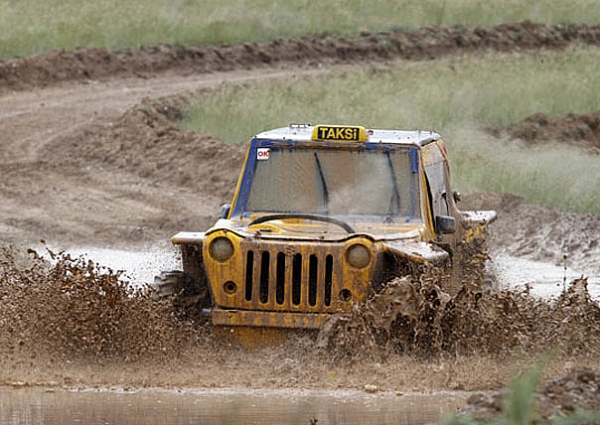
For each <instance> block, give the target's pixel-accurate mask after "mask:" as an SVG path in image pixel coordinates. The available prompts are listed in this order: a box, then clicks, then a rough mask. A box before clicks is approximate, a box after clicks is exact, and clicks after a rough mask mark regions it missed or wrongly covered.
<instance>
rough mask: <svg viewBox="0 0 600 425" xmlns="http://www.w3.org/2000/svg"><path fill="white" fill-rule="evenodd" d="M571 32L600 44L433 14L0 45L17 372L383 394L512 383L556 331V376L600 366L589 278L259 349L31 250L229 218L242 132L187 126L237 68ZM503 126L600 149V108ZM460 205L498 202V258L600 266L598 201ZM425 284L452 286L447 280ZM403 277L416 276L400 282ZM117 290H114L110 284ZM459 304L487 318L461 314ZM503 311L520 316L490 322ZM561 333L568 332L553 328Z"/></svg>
mask: <svg viewBox="0 0 600 425" xmlns="http://www.w3.org/2000/svg"><path fill="white" fill-rule="evenodd" d="M572 42H581V43H590V44H595V45H600V26H598V25H558V26H552V27H549V26H543V25H537V24H532V23H523V24H505V25H501V26H498V27H494V28H491V29H486V28H462V27H454V28H425V29H421V30H416V31H396V32H391V33H384V34H383V33H382V34H364V35H361V36H359V37H356V38H346V39H340V38H332V37H325V38H310V39H308V38H306V39H305V38H303V39H299V40H278V41H275V42H272V43H270V44H266V45H257V44H245V45H242V46H223V47H215V48H212V47H208V48H194V47H189V48H187V47H186V48H175V47H171V46H158V47H153V48H144V49H142V50H140V51H135V52H116V53H115V52H107V51H104V50H101V49H87V48H82V49H78V50H77V51H75V52H52V53H49V54H46V55H40V56H35V57H30V58H20V59H11V60H6V61H1V62H0V93H1V95H0V99H1V102H0V129H1V132H0V134H1V135H2V136H1V137H2V145H1V148H0V163H1V164H2V166H1V167H0V199H1V200H2V202H1V203H0V240H1V241H2V242H3V245H4V246H9V245H14V246H16V251H12V253H11V251H5V252H4V254H3V258H4V260H3V261H2V264H1V265H2V273H3V274H2V276H3V280H2V288H1V290H2V291H1V297H2V300H3V307H2V308H3V310H2V315H1V317H0V320H1V321H2V331H1V333H0V339H1V342H2V344H3V348H2V350H3V351H2V352H3V354H4V355H3V359H2V361H1V362H0V364H1V365H2V368H1V370H2V374H1V375H0V382H3V383H15V384H18V383H28V384H37V385H40V384H41V385H67V386H70V385H75V386H77V385H123V386H149V385H150V386H152V385H157V386H166V387H174V386H232V385H233V386H235V385H242V386H248V387H254V388H261V387H263V388H264V387H276V388H277V387H318V388H328V389H336V388H362V387H363V386H364V385H366V384H373V385H377V386H378V387H379V388H381V389H382V390H398V391H406V390H417V391H430V390H440V389H465V390H469V391H471V390H479V389H496V388H500V387H502V386H504V385H505V384H506V382H507V379H508V376H509V366H510V365H508V364H507V357H512V360H510V363H513V364H514V363H516V364H520V365H522V366H524V365H526V364H529V363H530V360H531V359H532V358H533V357H535V356H536V355H538V354H539V355H541V354H542V353H543V352H544V351H545V350H546V349H549V348H550V347H549V345H548V344H544V341H546V342H548V341H554V342H556V343H557V344H558V345H559V346H561V347H563V349H565V350H566V353H567V354H566V356H565V357H560V358H559V360H557V361H555V362H552V363H551V364H550V366H549V367H548V370H549V372H548V374H549V377H557V376H560V375H561V374H563V373H565V372H568V371H569V370H571V368H572V367H573V366H591V367H598V366H599V365H598V364H597V361H596V360H595V359H596V358H597V354H600V347H599V346H597V345H598V343H597V342H596V341H597V340H600V338H595V339H594V338H591V339H590V338H589V336H590V335H598V336H600V331H599V330H598V329H597V328H596V322H597V320H596V319H597V318H598V317H600V316H599V312H598V310H599V309H598V305H597V303H594V302H592V301H591V300H590V299H589V297H586V292H585V284H584V282H583V281H582V282H579V285H578V286H576V288H579V289H577V290H574V292H573V293H571V294H570V295H568V296H566V295H565V298H563V300H562V302H564V303H565V304H562V306H563V307H564V308H559V309H557V305H550V304H546V303H543V302H539V301H537V300H535V299H532V298H530V297H529V296H528V295H527V294H525V293H520V294H507V293H500V294H498V295H497V296H496V298H494V299H486V302H484V303H481V302H480V301H479V298H478V297H479V296H478V295H477V294H473V293H467V294H464V296H463V298H461V299H460V300H458V301H456V302H454V304H444V305H443V308H441V309H440V308H439V303H438V304H437V307H436V308H438V310H435V315H434V316H435V317H437V318H438V321H437V322H436V323H438V324H439V323H451V324H452V325H451V326H450V325H449V326H445V327H444V326H441V327H438V328H431V327H426V329H428V330H431V329H433V330H434V331H435V332H434V334H432V335H433V336H434V337H432V338H430V339H427V338H425V339H424V340H422V341H420V342H419V344H420V345H419V344H416V345H414V346H412V345H410V343H407V342H406V341H407V339H406V335H407V334H406V333H404V334H402V333H401V332H400V333H399V334H397V335H391V334H390V333H389V331H385V332H382V330H381V326H375V327H373V323H370V322H369V323H366V325H365V326H366V327H365V328H362V329H356V328H348V327H346V328H344V327H341V328H338V332H337V333H333V334H332V335H330V337H329V339H328V340H326V341H325V343H324V346H326V347H327V346H328V344H329V349H328V351H325V352H324V351H322V348H319V347H316V346H315V345H314V342H313V340H312V339H310V338H307V337H302V336H299V337H295V338H293V340H292V341H291V342H290V343H289V344H287V345H285V346H284V347H280V348H277V349H268V350H264V351H261V352H260V353H257V354H253V355H247V354H246V353H243V352H240V351H239V350H237V349H235V348H231V347H223V346H221V345H219V344H217V343H216V342H215V339H214V335H212V330H211V329H210V328H207V327H205V326H203V325H197V324H196V325H194V324H188V323H183V322H180V321H178V320H173V319H174V318H173V316H172V314H170V313H169V310H168V308H166V307H168V306H166V307H165V308H164V309H160V308H159V309H156V308H155V307H154V306H153V305H151V304H149V303H148V300H147V299H145V298H144V297H143V296H142V297H140V298H134V301H130V300H129V296H130V295H131V294H129V293H127V289H126V288H124V287H123V286H121V285H120V283H119V281H118V278H117V277H115V276H113V275H109V276H105V275H103V274H102V273H98V271H97V270H96V269H94V267H93V265H89V264H86V263H80V262H75V263H73V262H71V261H70V260H68V259H64V258H63V261H62V262H60V263H59V264H62V265H63V266H62V267H59V268H55V269H52V270H48V269H46V268H45V267H46V266H45V265H44V264H35V263H34V264H33V265H32V264H30V263H28V262H24V257H26V254H25V253H24V249H25V248H27V247H28V246H31V245H32V244H37V242H38V241H39V240H40V239H45V240H46V241H48V243H49V244H51V245H52V246H58V247H61V248H67V247H75V246H94V247H113V248H116V247H120V248H130V249H142V248H145V249H146V248H148V247H153V246H156V245H157V244H158V245H160V244H163V246H164V243H165V241H167V240H168V238H169V237H170V236H171V235H172V234H174V233H175V232H177V231H179V230H191V231H193V230H203V229H205V228H206V227H207V226H209V225H210V224H212V222H213V221H214V219H215V216H216V213H217V211H218V208H219V205H220V204H221V203H223V202H227V201H228V200H229V199H230V198H231V195H232V191H233V188H234V184H235V180H236V178H237V172H238V170H239V167H240V165H241V160H242V157H243V148H242V147H236V146H231V145H229V144H227V143H226V142H224V141H221V140H217V139H215V138H213V137H211V136H210V135H202V136H200V135H196V134H192V133H187V134H186V133H182V132H181V131H180V130H179V128H178V126H177V120H178V119H179V118H181V116H182V112H183V110H184V108H185V103H186V99H187V98H188V96H190V93H200V95H201V93H202V91H203V90H209V89H211V88H214V87H217V86H218V85H219V84H220V83H221V82H224V81H228V82H235V81H239V82H242V81H249V80H259V79H269V78H277V77H279V76H281V75H288V74H290V73H295V74H317V73H320V72H327V71H328V70H330V69H333V68H335V67H348V66H354V65H359V64H361V63H364V62H365V61H370V60H385V61H402V60H408V59H418V60H429V59H435V58H437V57H440V56H443V55H448V54H462V53H475V54H476V53H477V51H480V50H487V49H494V50H500V51H506V50H536V49H541V48H564V47H565V46H566V45H568V43H572ZM298 62H299V63H300V64H301V65H302V66H300V67H299V66H296V65H297V63H298ZM323 65H326V66H323ZM491 131H494V132H495V133H496V134H498V135H505V134H509V135H511V137H516V138H522V139H524V140H526V141H528V142H530V143H537V144H540V143H545V142H547V141H548V142H549V141H558V142H561V143H564V142H567V143H573V144H575V145H577V146H579V147H581V148H582V149H595V148H598V119H597V113H596V114H594V115H590V116H589V117H588V116H586V117H580V116H575V115H569V116H567V117H563V118H559V119H548V118H546V117H543V116H541V115H536V116H534V117H531V118H530V119H528V120H526V121H524V122H523V123H518V124H515V125H514V126H512V127H510V128H507V129H494V130H491ZM249 136H250V135H249ZM596 154H597V153H596ZM462 205H463V208H469V207H472V208H477V209H487V208H493V209H497V210H498V211H499V213H500V218H499V220H498V222H497V223H496V224H495V225H494V230H493V231H494V234H493V238H492V256H493V255H499V254H502V253H509V254H511V255H516V256H520V257H524V258H529V259H533V260H544V261H550V262H554V263H557V264H563V263H564V261H565V260H564V255H567V256H568V259H569V267H573V268H577V269H579V270H581V271H583V272H585V273H587V274H591V275H595V276H597V275H598V273H600V253H599V250H598V241H599V240H600V215H598V214H585V215H582V214H573V213H565V212H561V211H558V210H555V209H553V208H548V207H543V206H531V205H526V204H524V203H523V202H522V200H521V199H520V198H519V197H517V196H515V195H511V194H504V195H492V194H467V195H466V196H465V197H464V200H463V202H462ZM11 256H13V257H14V258H12V257H11ZM15 285H16V287H19V288H20V289H19V291H16V292H15V290H14V288H15ZM90 288H91V289H90ZM98 288H100V289H101V291H94V290H95V289H98ZM582 288H583V289H582ZM425 289H427V290H428V291H429V292H428V293H429V294H430V295H431V296H433V297H435V296H438V294H437V292H436V290H435V288H429V287H425ZM397 290H398V291H400V293H403V291H405V290H406V287H405V286H403V284H402V283H401V282H400V283H398V286H397ZM99 292H100V293H102V294H106V293H110V294H112V295H111V297H108V298H107V297H103V298H98V293H99ZM65 293H69V294H70V296H69V297H68V299H66V300H65V298H64V296H63V295H64V294H65ZM429 299H431V298H429ZM482 305H483V306H484V307H481V306H482ZM457 306H458V307H461V306H462V307H463V308H465V309H466V311H468V312H469V314H470V315H457V314H456V312H457V308H458V307H457ZM560 306H561V304H558V307H560ZM565 306H566V307H565ZM32 307H35V308H32ZM553 309H554V310H553ZM403 314H404V313H402V312H397V315H398V316H397V317H396V316H395V318H396V319H397V318H402V317H404V316H406V314H404V316H403ZM431 314H433V313H432V312H431V311H430V312H429V313H428V315H426V316H418V315H417V316H415V317H413V318H412V319H411V320H413V322H410V323H412V325H411V324H410V323H408V322H407V323H408V326H413V328H402V329H405V330H406V329H408V332H409V334H410V332H411V329H412V330H414V329H417V327H418V326H417V325H419V323H420V325H419V326H425V325H426V323H425V322H427V320H428V319H427V318H430V317H433V316H431ZM557 315H559V316H560V317H561V320H558V319H557V318H556V317H557ZM540 317H543V320H542V319H540ZM48 318H53V320H48ZM515 318H516V319H515ZM467 319H468V320H467ZM390 323H391V322H390ZM415 323H416V324H417V325H415ZM117 324H118V325H117ZM405 324H406V323H405ZM467 324H468V325H469V326H471V327H470V328H468V333H469V335H468V336H469V337H465V339H464V342H465V343H464V344H462V345H461V344H454V343H452V341H456V338H457V335H459V334H461V332H463V333H464V332H467V331H466V330H465V329H466V328H464V326H466V325H467ZM474 324H477V327H476V328H473V327H472V326H474ZM500 324H502V325H505V326H507V328H502V327H501V326H499V325H500ZM369 326H370V327H369ZM415 326H417V327H415ZM536 326H537V327H536ZM494 327H498V328H500V329H507V331H506V332H505V333H502V332H500V333H498V334H495V333H493V332H491V333H490V332H488V331H486V330H488V329H491V328H494ZM344 332H346V333H347V336H348V335H349V336H348V338H357V339H356V341H357V342H358V343H360V341H364V339H363V337H364V336H365V334H361V332H367V333H368V335H367V336H368V337H369V341H371V342H372V344H373V347H374V350H370V351H368V352H361V351H360V350H359V351H358V352H357V353H354V352H352V351H350V352H349V351H348V349H346V348H344V346H343V344H341V343H340V341H344V340H347V341H350V340H351V339H348V338H346V339H344V338H342V339H341V340H339V339H338V340H336V339H335V338H336V337H339V336H340V335H342V334H343V333H344ZM386 332H387V333H386ZM420 335H423V334H422V333H421V334H420ZM556 335H558V336H560V338H555V339H553V338H554V337H556ZM562 337H565V338H562ZM403 338H404V339H403ZM499 341H501V342H499ZM423 344H424V345H423ZM486 344H487V345H486ZM494 344H496V345H494ZM503 344H504V345H503ZM340 347H341V348H340ZM474 347H479V348H480V349H475V348H474ZM386 348H389V349H390V350H387V351H386ZM417 348H418V350H417ZM419 350H420V351H419ZM424 353H429V355H423V354H424ZM458 353H462V355H460V356H458V355H457V354H458ZM565 358H569V359H570V360H569V361H568V362H567V361H565ZM523 359H524V360H523ZM528 359H529V360H528ZM483 372H485V373H483ZM423 376H426V377H427V379H423ZM577 376H579V375H577ZM577 379H578V378H577ZM573 381H576V379H573ZM588 381H589V380H588ZM592 407H600V405H594V406H592Z"/></svg>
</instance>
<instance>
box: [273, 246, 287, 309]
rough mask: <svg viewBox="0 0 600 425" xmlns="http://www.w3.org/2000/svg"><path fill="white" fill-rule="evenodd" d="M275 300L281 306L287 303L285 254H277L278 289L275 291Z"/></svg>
mask: <svg viewBox="0 0 600 425" xmlns="http://www.w3.org/2000/svg"><path fill="white" fill-rule="evenodd" d="M275 299H276V301H277V304H279V305H281V304H283V302H284V301H285V254H284V253H283V252H280V253H279V254H277V287H276V290H275Z"/></svg>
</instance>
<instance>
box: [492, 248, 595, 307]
mask: <svg viewBox="0 0 600 425" xmlns="http://www.w3.org/2000/svg"><path fill="white" fill-rule="evenodd" d="M490 266H491V268H492V269H493V271H494V272H495V274H496V277H497V278H498V280H499V282H500V283H501V284H503V285H505V286H506V287H509V288H522V287H524V286H525V285H530V287H531V294H532V295H534V296H539V297H542V298H551V297H558V296H559V295H560V293H561V292H562V290H563V286H564V284H567V285H568V284H569V282H571V281H572V280H574V279H578V278H580V277H581V276H584V277H588V292H589V294H590V296H591V297H592V299H593V300H600V277H597V276H590V275H588V274H586V273H582V272H580V271H577V270H573V269H571V268H569V267H567V269H566V270H565V268H564V267H559V266H556V265H554V264H552V263H544V262H540V261H531V260H526V259H524V258H517V257H511V256H508V255H498V256H496V257H494V258H493V262H492V263H491V264H490Z"/></svg>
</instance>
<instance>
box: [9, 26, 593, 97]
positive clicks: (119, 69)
mask: <svg viewBox="0 0 600 425" xmlns="http://www.w3.org/2000/svg"><path fill="white" fill-rule="evenodd" d="M575 42H579V43H585V44H592V45H600V25H595V24H561V25H552V26H548V25H543V24H536V23H532V22H522V23H507V24H501V25H497V26H495V27H472V28H467V27H463V26H455V27H425V28H420V29H417V30H410V31H407V30H397V31H393V32H385V33H375V34H370V33H365V34H361V35H360V36H358V37H352V38H344V37H321V38H317V37H302V38H298V39H281V40H275V41H273V42H271V43H267V44H257V43H244V44H242V45H235V46H220V47H194V46H183V47H182V46H169V45H161V46H154V47H142V48H141V49H139V50H125V51H118V52H112V51H108V50H106V49H101V48H87V47H82V48H79V49H76V50H75V51H69V52H67V51H62V50H61V51H54V52H50V53H47V54H42V55H37V56H32V57H27V58H19V59H10V60H4V61H1V62H0V92H2V91H6V90H27V89H31V88H33V87H45V86H48V85H52V84H57V83H60V82H64V81H76V80H82V81H90V80H98V79H108V78H115V77H118V78H125V77H135V78H149V77H152V76H153V75H156V74H158V73H161V72H165V71H167V70H176V71H177V72H178V73H206V72H215V71H231V70H237V69H244V68H253V67H273V66H274V65H277V64H279V65H287V66H294V67H298V66H303V65H311V66H314V65H315V64H318V63H320V64H325V65H332V64H336V63H354V62H366V61H369V62H372V61H382V60H389V59H394V58H404V59H411V60H423V59H435V58H439V57H442V56H447V55H453V54H462V53H467V52H473V51H483V50H496V51H511V50H537V49H542V48H551V49H560V48H564V47H565V46H567V45H568V44H570V43H575Z"/></svg>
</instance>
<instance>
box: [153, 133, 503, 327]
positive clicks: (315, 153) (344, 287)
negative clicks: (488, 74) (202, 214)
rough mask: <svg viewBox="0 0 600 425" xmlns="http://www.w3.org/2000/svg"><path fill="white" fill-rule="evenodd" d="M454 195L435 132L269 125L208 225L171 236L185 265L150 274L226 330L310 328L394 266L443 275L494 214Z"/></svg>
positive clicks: (369, 290)
mask: <svg viewBox="0 0 600 425" xmlns="http://www.w3.org/2000/svg"><path fill="white" fill-rule="evenodd" d="M457 199H458V196H457V194H456V193H455V192H452V190H451V187H450V176H449V169H448V158H447V155H446V148H445V145H444V142H443V141H442V139H441V138H440V136H439V135H438V134H436V133H434V132H430V131H397V130H370V129H366V128H364V127H361V126H338V125H317V126H311V125H290V126H289V127H284V128H279V129H275V130H270V131H266V132H263V133H260V134H258V135H256V136H255V137H254V138H253V139H252V140H251V142H250V145H249V147H248V151H247V155H246V159H245V163H244V165H243V168H242V171H241V174H240V177H239V181H238V184H237V189H236V192H235V195H234V198H233V201H232V203H231V205H225V206H224V207H223V208H222V211H221V218H220V219H219V220H218V221H217V222H216V223H215V225H214V226H213V227H211V228H210V229H208V230H207V231H206V232H181V233H178V234H176V235H175V236H174V237H173V238H172V242H173V243H174V244H176V245H179V246H180V248H181V254H182V262H183V270H182V271H179V272H165V273H162V274H161V276H159V277H157V279H156V286H157V288H158V290H159V292H161V293H176V294H177V296H178V299H179V300H180V302H181V303H183V304H185V306H186V308H187V310H188V311H190V309H191V310H192V311H196V312H198V313H204V314H209V315H210V317H211V320H212V323H213V324H214V325H216V326H219V327H224V328H222V329H227V330H228V332H235V331H236V330H240V329H241V328H248V327H258V328H263V329H268V328H271V329H272V328H278V329H281V328H304V329H317V328H319V327H320V326H321V325H322V324H323V322H324V321H325V320H326V319H327V318H328V317H329V316H330V315H331V314H333V313H338V312H344V311H348V310H349V309H350V308H351V307H352V305H353V304H355V303H361V302H363V301H365V300H366V299H367V297H368V296H369V295H370V294H373V293H377V292H378V291H380V290H381V289H382V288H383V286H384V285H385V284H386V282H388V281H389V280H391V279H392V278H394V277H397V276H405V275H411V276H413V277H415V278H418V275H419V273H421V272H422V271H423V270H425V269H426V268H431V267H433V268H441V269H444V270H446V271H447V272H448V276H449V277H450V278H449V280H448V282H449V283H448V285H450V281H451V280H452V277H453V276H454V277H456V276H457V269H458V268H461V267H464V266H465V264H466V263H469V262H472V259H473V258H474V257H473V256H472V255H471V254H472V253H473V252H475V250H474V249H473V247H475V248H476V249H480V247H481V245H482V243H483V241H484V238H485V234H486V225H487V223H489V222H491V221H492V220H493V219H494V218H495V217H496V214H495V212H493V211H484V212H462V211H459V210H458V208H457V206H456V201H457ZM465 253H466V254H467V255H465ZM459 259H460V260H459ZM480 260H481V258H477V261H480ZM448 291H449V292H451V291H452V289H451V288H450V287H449V288H448Z"/></svg>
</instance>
